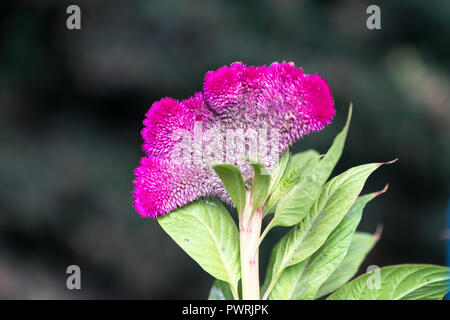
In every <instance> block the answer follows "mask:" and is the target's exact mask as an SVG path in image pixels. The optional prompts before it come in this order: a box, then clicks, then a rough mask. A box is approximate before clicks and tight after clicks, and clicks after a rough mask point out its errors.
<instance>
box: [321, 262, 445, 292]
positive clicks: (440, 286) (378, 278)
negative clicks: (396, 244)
mask: <svg viewBox="0 0 450 320" xmlns="http://www.w3.org/2000/svg"><path fill="white" fill-rule="evenodd" d="M449 280H450V274H449V269H448V268H446V267H441V266H435V265H420V264H404V265H397V266H389V267H383V268H380V269H376V270H373V271H371V272H369V273H366V274H363V275H361V276H359V277H358V278H356V279H354V280H352V281H351V282H349V283H347V284H346V285H344V286H343V287H341V288H340V289H339V290H337V291H336V292H335V293H333V294H332V295H330V296H329V297H328V298H327V300H442V298H443V297H444V296H445V294H446V293H447V292H448V284H449Z"/></svg>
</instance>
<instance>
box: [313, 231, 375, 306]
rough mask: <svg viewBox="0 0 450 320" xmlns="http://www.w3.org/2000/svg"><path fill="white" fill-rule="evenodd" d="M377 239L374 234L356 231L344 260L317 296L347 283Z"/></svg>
mask: <svg viewBox="0 0 450 320" xmlns="http://www.w3.org/2000/svg"><path fill="white" fill-rule="evenodd" d="M376 241H377V239H376V237H375V236H374V235H373V234H370V233H365V232H356V233H355V234H354V235H353V238H352V243H351V244H350V248H349V249H348V253H347V255H346V256H345V258H344V260H343V261H342V262H341V264H339V266H338V268H337V269H336V271H334V272H333V274H332V275H331V276H330V277H329V278H328V279H327V280H326V281H325V282H324V283H323V284H322V286H321V287H320V289H319V291H318V292H317V295H316V298H319V297H322V296H324V295H326V294H329V293H331V292H333V291H335V290H336V289H338V288H340V287H341V286H343V285H344V284H346V283H347V282H348V281H349V280H350V279H351V278H353V276H354V275H355V274H356V273H357V272H358V270H359V268H360V266H361V264H362V262H363V261H364V259H365V258H366V256H367V254H368V253H369V252H370V251H371V250H372V248H373V247H374V246H375V243H376Z"/></svg>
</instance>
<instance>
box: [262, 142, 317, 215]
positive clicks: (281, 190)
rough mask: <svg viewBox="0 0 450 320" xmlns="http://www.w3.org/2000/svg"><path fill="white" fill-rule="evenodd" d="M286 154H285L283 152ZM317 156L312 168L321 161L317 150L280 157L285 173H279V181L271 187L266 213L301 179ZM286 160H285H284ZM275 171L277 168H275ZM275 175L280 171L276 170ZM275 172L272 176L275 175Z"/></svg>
mask: <svg viewBox="0 0 450 320" xmlns="http://www.w3.org/2000/svg"><path fill="white" fill-rule="evenodd" d="M283 156H284V154H283ZM313 158H315V159H316V162H314V163H313V165H312V164H310V168H312V167H314V165H316V164H317V163H318V162H319V159H320V158H319V153H318V152H317V151H315V150H312V149H310V150H306V151H304V152H300V153H297V154H295V155H294V156H291V157H290V158H289V159H287V161H286V159H283V157H282V158H281V159H280V165H284V166H285V169H284V171H283V172H284V174H283V175H282V177H279V175H278V180H279V181H278V182H277V183H276V184H274V187H273V188H271V190H272V189H273V190H272V191H271V192H270V197H269V199H268V200H267V203H266V208H265V213H266V214H267V213H271V212H272V211H273V208H274V207H275V206H276V204H277V203H278V201H279V200H280V199H281V198H282V197H284V196H285V195H286V194H287V193H288V192H289V191H290V190H291V189H292V188H293V187H294V186H295V185H296V184H297V183H298V182H299V180H300V178H301V176H302V175H303V174H304V172H305V170H302V169H304V167H305V165H306V164H307V163H308V162H309V161H310V160H311V159H313ZM283 160H284V161H283ZM274 171H275V170H274ZM274 174H275V175H277V174H278V172H276V173H275V172H274ZM274 174H273V175H272V176H274Z"/></svg>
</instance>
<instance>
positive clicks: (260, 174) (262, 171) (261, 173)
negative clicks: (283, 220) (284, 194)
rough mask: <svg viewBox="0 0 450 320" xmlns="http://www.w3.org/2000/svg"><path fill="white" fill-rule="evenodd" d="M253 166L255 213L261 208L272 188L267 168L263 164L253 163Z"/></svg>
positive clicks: (253, 210)
mask: <svg viewBox="0 0 450 320" xmlns="http://www.w3.org/2000/svg"><path fill="white" fill-rule="evenodd" d="M251 166H252V167H253V184H252V196H253V206H252V207H253V209H252V213H253V212H255V211H256V210H257V209H258V208H259V207H261V206H262V205H263V204H264V201H265V200H266V197H267V194H268V192H269V187H270V175H269V173H268V171H267V169H266V167H265V166H264V165H262V164H261V163H251Z"/></svg>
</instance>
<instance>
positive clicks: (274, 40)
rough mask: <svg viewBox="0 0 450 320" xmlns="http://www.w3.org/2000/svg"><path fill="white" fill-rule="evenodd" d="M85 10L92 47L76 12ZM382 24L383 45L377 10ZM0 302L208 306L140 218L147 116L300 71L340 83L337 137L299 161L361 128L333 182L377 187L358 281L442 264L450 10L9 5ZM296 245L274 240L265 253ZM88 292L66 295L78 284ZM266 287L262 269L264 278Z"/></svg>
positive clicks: (193, 274)
mask: <svg viewBox="0 0 450 320" xmlns="http://www.w3.org/2000/svg"><path fill="white" fill-rule="evenodd" d="M70 4H77V5H79V6H80V8H81V25H82V29H81V30H72V31H71V30H68V29H67V28H66V19H67V17H68V14H66V8H67V6H68V5H70ZM369 4H377V5H379V6H380V8H381V26H382V29H381V30H368V29H367V28H366V19H367V17H368V15H367V14H366V8H367V6H368V5H369ZM0 16H1V20H0V21H1V22H0V298H33V299H37V298H43V299H46V298H81V299H89V298H150V299H152V298H159V299H166V298H183V299H184V298H192V299H203V298H206V297H207V294H208V290H209V287H210V285H211V283H212V278H211V277H210V276H209V275H207V274H206V273H205V272H204V271H203V270H202V269H201V268H200V267H199V266H198V265H196V264H195V262H193V261H192V260H191V259H190V258H189V257H188V256H187V255H186V254H185V253H184V252H183V251H182V250H181V249H179V248H178V247H177V245H176V244H175V243H174V242H173V241H172V240H171V239H170V238H169V237H168V236H167V235H166V234H164V232H163V231H162V229H161V228H160V227H159V225H158V224H157V222H156V221H153V220H151V219H143V218H140V216H139V215H138V214H137V213H136V212H135V211H134V209H133V207H132V200H131V190H132V187H133V186H132V180H133V169H134V168H135V167H136V166H137V164H138V161H139V158H140V157H141V156H142V155H143V152H142V151H141V150H140V147H141V138H140V130H141V128H142V120H143V118H144V114H145V112H146V111H147V110H148V108H149V107H150V106H151V104H152V103H153V102H154V101H155V100H158V99H160V98H161V97H164V96H172V97H174V98H178V99H183V98H186V97H188V96H190V95H192V94H193V93H194V92H196V91H199V90H201V87H202V78H203V75H204V74H205V72H206V71H208V70H213V69H217V68H219V67H221V66H222V65H225V64H230V63H232V62H234V61H242V62H244V63H246V64H249V65H261V64H270V63H271V62H273V61H279V62H281V61H283V60H286V61H294V62H295V63H296V65H297V66H301V67H303V68H304V70H305V72H307V73H319V74H320V75H321V76H323V77H324V78H325V79H326V80H327V81H328V83H329V85H330V87H331V90H332V93H333V96H334V99H335V103H336V108H337V115H336V117H335V119H334V121H333V123H332V124H331V125H330V126H329V127H327V128H326V129H325V130H324V131H322V132H320V133H315V134H312V135H310V136H308V137H306V138H305V139H304V140H303V141H301V142H299V143H297V144H296V146H295V151H300V150H303V149H306V148H315V149H317V150H319V151H320V152H325V151H326V150H327V148H328V147H329V146H330V144H331V142H332V140H333V138H334V136H335V135H336V134H337V132H338V131H339V130H340V129H341V128H342V127H343V125H344V121H345V117H346V114H347V110H348V105H349V102H350V101H352V102H353V103H354V117H353V121H352V125H351V130H350V133H349V137H348V139H347V144H346V147H345V150H344V154H343V157H342V159H341V161H340V163H339V165H338V167H337V168H336V173H338V172H341V171H343V170H345V169H347V168H349V167H350V166H354V165H357V164H361V163H365V162H374V161H388V160H392V159H394V158H397V157H398V158H400V160H399V161H398V162H397V163H396V164H394V165H391V166H386V167H383V168H381V169H380V170H378V171H377V172H376V173H375V174H374V175H373V176H372V177H371V178H370V179H369V182H368V184H367V186H366V189H365V192H372V191H376V190H379V189H382V188H383V186H384V185H385V183H390V187H389V191H388V192H387V193H386V194H385V195H383V196H381V197H379V198H377V200H376V201H374V202H372V203H371V204H369V205H368V207H367V208H366V211H365V216H364V218H363V222H362V224H361V226H360V228H359V229H360V230H363V231H368V232H374V231H375V229H376V227H377V225H378V224H383V225H384V232H383V235H382V238H381V240H380V242H379V243H378V244H377V246H376V248H375V250H374V251H373V252H372V253H371V254H370V255H369V257H368V259H367V260H366V262H365V263H364V265H363V266H362V268H361V272H362V271H364V270H365V268H367V266H368V265H371V264H375V265H379V266H385V265H389V264H398V263H406V262H414V263H434V264H444V263H445V241H444V230H445V226H446V205H447V202H448V195H449V184H448V183H449V181H450V179H449V178H450V149H449V147H450V146H449V137H450V129H449V128H450V107H449V101H450V90H449V89H450V72H449V71H450V46H449V44H448V43H449V39H450V2H449V1H445V0H443V1H411V0H397V1H376V2H368V1H294V0H263V1H256V0H255V1H245V2H244V1H237V0H235V1H207V0H204V1H186V0H178V1H143V0H140V1H138V0H134V1H125V0H122V1H111V0H109V1H61V0H54V1H38V0H34V1H31V0H30V1H23V2H22V1H10V2H8V1H2V3H1V5H0ZM283 232H284V230H283V229H281V228H280V229H277V230H274V232H272V233H271V234H270V235H269V237H268V240H267V241H266V243H265V244H264V247H263V248H262V261H263V265H264V264H265V262H266V260H267V256H268V248H269V247H271V245H272V244H273V242H274V241H276V239H277V238H278V237H279V236H281V234H282V233H283ZM71 264H76V265H79V266H80V267H81V271H82V281H81V283H82V290H79V291H77V290H73V291H70V290H68V289H67V288H66V278H67V276H68V275H67V274H66V268H67V266H68V265H71ZM261 273H262V274H264V269H262V271H261Z"/></svg>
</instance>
